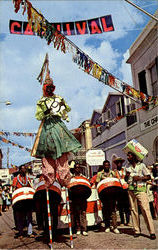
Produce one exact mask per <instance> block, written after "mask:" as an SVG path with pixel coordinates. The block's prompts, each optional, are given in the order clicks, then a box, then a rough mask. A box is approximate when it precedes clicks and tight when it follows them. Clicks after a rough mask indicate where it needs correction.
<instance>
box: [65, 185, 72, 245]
mask: <svg viewBox="0 0 158 250" xmlns="http://www.w3.org/2000/svg"><path fill="white" fill-rule="evenodd" d="M65 193H66V207H67V213H68V225H69V234H70V244H71V248H73V247H74V246H73V237H72V223H71V213H70V202H69V194H68V189H67V188H65Z"/></svg>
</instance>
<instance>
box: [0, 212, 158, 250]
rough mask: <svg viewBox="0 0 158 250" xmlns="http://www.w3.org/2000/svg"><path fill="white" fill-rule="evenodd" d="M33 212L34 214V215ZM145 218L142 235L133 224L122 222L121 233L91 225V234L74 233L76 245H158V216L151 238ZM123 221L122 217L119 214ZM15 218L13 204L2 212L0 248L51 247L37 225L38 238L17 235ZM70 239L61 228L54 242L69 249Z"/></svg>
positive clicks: (92, 247)
mask: <svg viewBox="0 0 158 250" xmlns="http://www.w3.org/2000/svg"><path fill="white" fill-rule="evenodd" d="M34 217H35V216H34V214H33V218H34ZM140 218H141V230H142V235H141V236H140V237H139V238H134V237H133V230H132V227H127V226H122V227H120V226H119V222H118V229H119V230H120V232H121V233H120V234H114V233H113V232H110V233H105V232H104V228H103V227H93V228H88V236H83V235H79V236H77V237H74V239H73V243H74V249H98V250H99V249H158V220H154V226H155V229H156V234H157V239H156V240H150V238H149V233H148V231H147V228H146V225H145V223H144V219H143V218H142V216H140ZM118 221H119V217H118ZM13 228H14V220H13V215H12V208H11V207H10V209H9V211H7V212H4V213H3V214H2V216H0V233H1V236H0V249H50V247H49V245H48V244H46V243H45V242H44V241H43V239H42V237H40V236H39V234H38V231H37V225H34V226H33V230H34V233H35V234H37V235H36V237H35V238H27V237H24V238H23V239H14V235H15V231H14V229H13ZM69 248H70V239H69V234H68V231H62V232H61V231H60V230H59V234H58V237H57V240H56V241H55V242H53V249H69Z"/></svg>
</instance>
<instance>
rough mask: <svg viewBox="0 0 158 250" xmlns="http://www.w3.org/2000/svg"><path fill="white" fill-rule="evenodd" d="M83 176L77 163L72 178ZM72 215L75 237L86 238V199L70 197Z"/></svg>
mask: <svg viewBox="0 0 158 250" xmlns="http://www.w3.org/2000/svg"><path fill="white" fill-rule="evenodd" d="M75 176H83V175H82V172H81V166H80V164H79V163H78V162H75V164H74V171H73V175H72V177H75ZM71 206H72V207H71V208H72V214H73V218H74V221H73V222H74V225H75V229H76V231H77V233H76V234H77V235H80V234H81V231H82V234H83V235H84V236H88V233H87V220H86V209H87V199H86V198H85V197H82V196H77V197H76V196H75V197H72V203H71Z"/></svg>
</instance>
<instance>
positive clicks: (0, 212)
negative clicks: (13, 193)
mask: <svg viewBox="0 0 158 250" xmlns="http://www.w3.org/2000/svg"><path fill="white" fill-rule="evenodd" d="M2 205H3V200H2V187H1V186H0V216H1V215H2Z"/></svg>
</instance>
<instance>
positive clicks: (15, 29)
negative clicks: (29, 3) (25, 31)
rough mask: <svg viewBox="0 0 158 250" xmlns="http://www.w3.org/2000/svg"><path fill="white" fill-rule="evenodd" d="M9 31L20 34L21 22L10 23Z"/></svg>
mask: <svg viewBox="0 0 158 250" xmlns="http://www.w3.org/2000/svg"><path fill="white" fill-rule="evenodd" d="M18 30H19V31H18ZM10 32H11V33H12V34H22V23H19V22H12V23H10Z"/></svg>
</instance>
